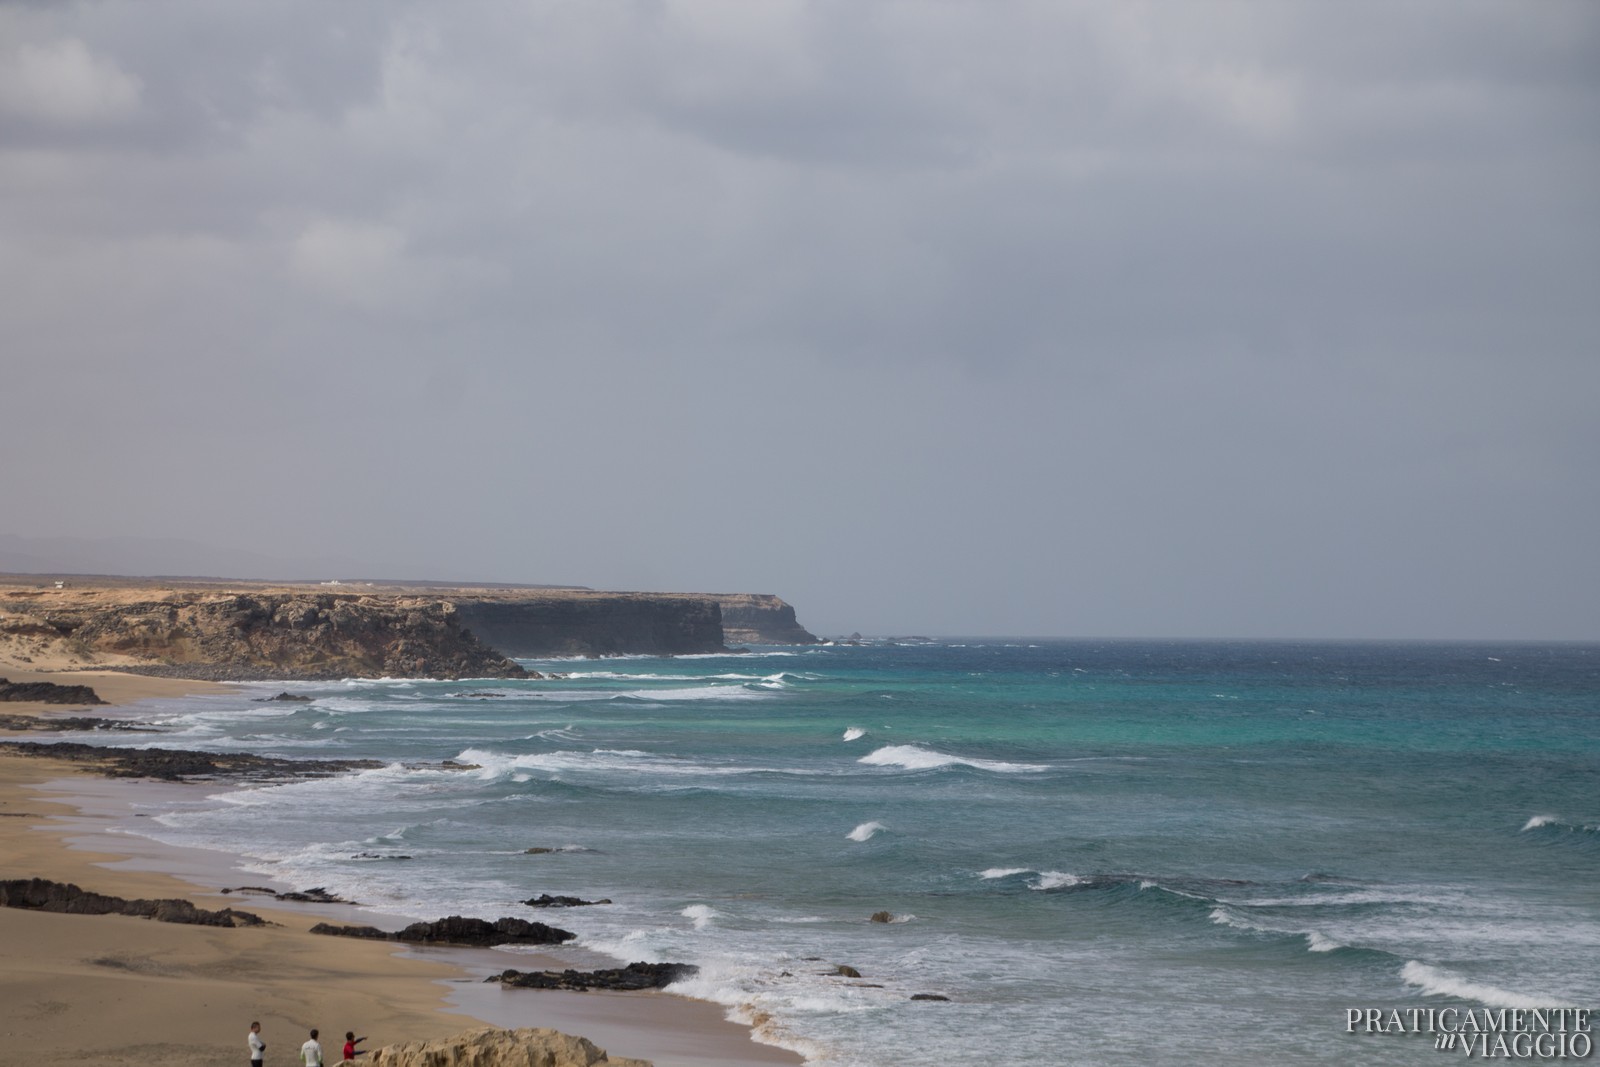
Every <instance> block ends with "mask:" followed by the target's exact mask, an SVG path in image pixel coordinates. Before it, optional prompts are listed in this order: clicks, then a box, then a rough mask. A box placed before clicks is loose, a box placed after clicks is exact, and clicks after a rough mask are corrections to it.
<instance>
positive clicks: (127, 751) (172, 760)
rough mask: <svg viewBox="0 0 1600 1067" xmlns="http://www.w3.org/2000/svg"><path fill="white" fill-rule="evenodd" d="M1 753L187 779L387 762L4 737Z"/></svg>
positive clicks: (277, 775)
mask: <svg viewBox="0 0 1600 1067" xmlns="http://www.w3.org/2000/svg"><path fill="white" fill-rule="evenodd" d="M0 752H8V753H10V754H12V755H16V756H36V757H40V758H44V759H58V760H66V761H68V762H70V763H84V764H88V765H89V768H90V769H91V770H94V771H97V772H98V773H100V774H103V775H105V776H106V777H108V778H159V779H162V780H163V781H168V782H181V781H186V780H188V779H191V778H204V779H239V780H246V781H260V780H279V779H284V778H326V777H329V776H330V775H335V774H342V773H344V772H346V771H358V770H371V769H373V768H375V767H382V766H384V764H383V763H381V762H379V761H378V760H370V759H354V760H293V759H279V758H277V757H274V756H252V755H251V754H250V753H248V752H189V751H185V750H183V749H175V748H102V747H100V746H99V745H84V744H80V743H78V742H76V741H57V742H54V743H52V744H42V743H38V742H33V741H0Z"/></svg>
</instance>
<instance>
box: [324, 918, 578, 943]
mask: <svg viewBox="0 0 1600 1067" xmlns="http://www.w3.org/2000/svg"><path fill="white" fill-rule="evenodd" d="M311 932H312V933H314V934H330V935H332V936H334V937H359V938H364V939H367V940H372V941H404V942H407V943H408V944H413V945H434V944H439V945H474V946H483V947H489V946H493V945H559V944H561V943H562V942H563V941H571V940H572V939H573V938H575V937H577V936H578V935H577V934H574V933H572V932H571V931H570V930H559V929H557V928H556V927H554V926H546V925H545V924H544V923H531V922H528V921H527V920H526V919H510V918H507V919H496V920H495V921H494V922H489V921H488V920H486V919H468V918H465V917H464V916H461V915H451V916H449V917H447V918H444V919H438V920H435V921H434V922H431V923H412V924H411V925H410V926H408V927H406V928H405V929H404V930H398V931H395V932H393V933H390V932H388V931H386V930H380V929H378V928H377V927H376V926H338V925H335V924H333V923H318V924H317V925H315V926H313V927H312V928H311Z"/></svg>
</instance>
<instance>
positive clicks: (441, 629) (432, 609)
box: [0, 592, 526, 678]
mask: <svg viewBox="0 0 1600 1067" xmlns="http://www.w3.org/2000/svg"><path fill="white" fill-rule="evenodd" d="M19 606H25V607H27V608H29V609H31V612H30V613H29V614H22V613H20V612H18V611H17V608H18V607H19ZM0 608H3V609H5V614H6V618H5V620H4V625H6V626H7V627H11V628H16V627H21V628H23V629H26V630H28V631H29V632H30V633H33V634H36V635H37V634H38V633H41V632H42V633H48V634H50V635H52V637H53V640H54V642H55V643H57V644H59V645H62V646H64V647H65V648H68V649H70V650H72V652H73V653H74V654H75V655H76V656H77V657H78V658H80V659H81V660H82V661H84V662H85V663H86V664H87V663H103V664H106V665H115V666H121V667H133V668H138V667H140V666H141V665H149V666H160V667H166V668H171V669H173V670H174V671H176V672H178V673H186V674H189V675H192V676H196V677H212V678H263V677H293V678H346V677H350V676H352V675H356V676H366V677H372V676H382V675H395V676H404V677H429V678H468V677H470V678H482V677H497V678H505V677H523V676H525V675H526V672H525V671H524V670H523V669H522V668H521V667H519V666H517V665H516V664H515V663H512V662H511V661H510V660H508V659H506V658H505V657H504V656H502V655H500V654H498V653H496V652H494V651H492V650H491V649H489V648H487V647H485V646H484V645H483V644H482V643H481V642H480V641H478V639H477V638H475V637H474V636H473V635H472V634H471V633H469V632H467V629H466V627H465V626H463V625H462V622H461V619H460V616H459V615H458V614H457V612H456V608H455V605H454V604H452V603H451V602H449V601H448V600H442V599H437V598H426V597H394V596H389V597H383V596H363V595H356V594H339V593H266V592H252V593H242V594H215V593H213V594H207V593H199V592H171V593H167V594H166V595H164V596H159V597H153V598H151V599H143V600H141V599H135V600H125V601H122V602H117V603H105V602H102V601H99V600H97V599H95V598H94V597H92V596H83V597H72V596H52V597H50V598H49V599H48V600H43V601H37V602H34V603H28V604H26V605H19V604H18V603H17V602H15V601H14V600H13V601H8V602H7V603H5V604H3V605H0Z"/></svg>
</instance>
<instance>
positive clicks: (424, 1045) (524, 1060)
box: [367, 1029, 650, 1067]
mask: <svg viewBox="0 0 1600 1067" xmlns="http://www.w3.org/2000/svg"><path fill="white" fill-rule="evenodd" d="M367 1063H368V1065H369V1067H595V1065H596V1064H607V1065H609V1067H650V1063H649V1061H647V1060H630V1059H622V1058H620V1057H618V1058H612V1057H609V1056H607V1055H606V1052H605V1049H602V1048H597V1047H596V1046H595V1045H594V1043H593V1042H591V1041H589V1040H588V1039H586V1038H582V1037H572V1036H570V1035H567V1034H563V1033H561V1032H560V1031H559V1030H545V1029H538V1030H531V1029H530V1030H494V1029H485V1030H469V1031H467V1032H466V1033H463V1034H457V1035H456V1036H455V1037H447V1038H443V1039H439V1040H433V1041H413V1042H410V1043H408V1044H404V1045H390V1046H388V1047H387V1048H380V1049H378V1050H377V1051H375V1052H373V1053H372V1055H371V1056H369V1057H367Z"/></svg>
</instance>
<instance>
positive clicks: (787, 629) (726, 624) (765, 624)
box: [713, 593, 817, 645]
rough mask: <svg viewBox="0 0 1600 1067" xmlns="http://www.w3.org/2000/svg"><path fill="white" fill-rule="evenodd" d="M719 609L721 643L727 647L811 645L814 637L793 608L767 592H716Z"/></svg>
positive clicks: (815, 640)
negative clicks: (723, 641)
mask: <svg viewBox="0 0 1600 1067" xmlns="http://www.w3.org/2000/svg"><path fill="white" fill-rule="evenodd" d="M713 599H715V600H716V602H717V603H718V604H719V605H721V607H722V635H723V640H725V641H727V642H728V644H730V645H814V644H816V643H817V636H816V634H813V633H812V632H811V631H809V630H807V629H806V628H805V627H804V626H801V625H800V623H799V621H798V620H796V619H795V617H794V608H793V607H791V606H790V605H788V604H785V603H784V602H783V601H782V600H779V599H778V598H777V597H775V596H772V595H770V594H768V593H717V594H715V596H714V597H713Z"/></svg>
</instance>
